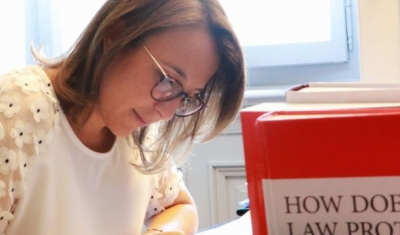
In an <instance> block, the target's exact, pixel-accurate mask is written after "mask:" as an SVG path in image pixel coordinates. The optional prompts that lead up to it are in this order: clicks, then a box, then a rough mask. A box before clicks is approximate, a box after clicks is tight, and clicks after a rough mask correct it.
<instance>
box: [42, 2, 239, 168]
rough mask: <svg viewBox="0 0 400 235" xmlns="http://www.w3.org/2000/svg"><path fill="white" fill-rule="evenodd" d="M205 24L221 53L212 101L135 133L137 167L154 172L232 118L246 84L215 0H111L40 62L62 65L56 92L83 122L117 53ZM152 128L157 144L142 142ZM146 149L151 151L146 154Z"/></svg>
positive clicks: (208, 93)
mask: <svg viewBox="0 0 400 235" xmlns="http://www.w3.org/2000/svg"><path fill="white" fill-rule="evenodd" d="M121 20H122V21H123V22H124V30H122V32H120V34H119V35H118V37H115V39H114V40H113V42H112V45H111V46H110V48H109V49H108V50H107V53H104V51H103V43H104V40H105V38H106V37H107V36H109V34H110V32H111V31H112V29H113V27H115V26H116V25H117V24H118V22H121ZM201 24H203V25H205V26H206V27H207V28H208V31H209V33H210V35H211V36H212V37H213V39H214V42H215V45H216V48H217V53H218V55H219V59H220V64H219V68H218V69H217V71H216V73H215V74H214V75H213V76H212V78H211V79H210V80H209V82H208V83H207V85H206V87H205V92H204V97H205V101H206V103H207V106H208V107H207V108H206V109H204V110H202V111H201V112H198V113H196V114H194V115H193V116H189V117H185V118H180V117H173V118H172V119H171V120H169V121H166V122H160V123H157V124H152V125H150V126H148V127H145V128H140V129H138V130H135V131H134V132H133V133H132V137H133V138H132V139H133V142H134V144H135V145H136V146H137V147H138V148H139V150H140V152H141V158H142V162H143V164H138V165H135V167H137V168H138V169H139V170H140V171H142V172H144V173H154V172H158V171H161V170H162V169H163V168H165V167H167V166H168V165H169V164H170V163H171V162H172V161H171V160H175V161H177V160H182V159H184V156H185V155H186V154H187V152H188V150H189V149H190V147H191V145H192V144H193V143H194V142H196V141H199V142H204V141H208V140H210V139H212V138H213V137H215V136H216V135H218V134H219V133H220V132H221V131H222V130H223V129H224V128H225V127H226V126H227V125H228V124H230V123H231V122H232V121H233V119H234V118H235V116H236V114H237V112H238V111H239V108H240V106H241V103H242V99H243V94H244V89H245V69H244V61H243V55H242V51H241V48H240V46H239V43H238V40H237V38H236V36H235V33H234V32H233V30H232V28H231V25H230V23H229V20H228V18H227V17H226V15H225V13H224V11H223V9H222V7H221V5H220V4H219V2H218V1H217V0H108V1H106V3H105V4H104V5H103V6H102V8H101V9H100V10H99V11H98V12H97V14H96V15H95V16H94V18H93V19H92V21H91V22H90V24H89V25H88V27H87V28H86V29H85V30H84V31H83V33H82V34H81V36H80V37H79V39H78V40H77V41H76V43H75V44H74V45H73V47H72V48H71V50H70V51H69V52H68V53H66V54H65V55H64V56H62V57H60V58H58V59H56V60H47V59H44V58H41V57H40V56H39V55H38V54H37V53H34V55H35V57H36V59H37V60H38V61H39V63H40V64H42V66H44V67H46V68H55V69H57V70H58V73H57V75H56V78H55V79H54V80H53V85H54V89H55V91H56V94H57V97H58V99H59V100H60V103H61V106H62V108H63V110H64V111H66V112H68V113H69V114H70V115H71V117H78V116H79V117H80V119H79V120H78V119H75V120H74V121H75V122H76V123H77V124H80V125H81V124H83V123H84V122H85V121H86V120H87V118H88V117H89V115H90V113H91V112H92V111H93V104H94V103H95V102H96V101H97V99H98V95H99V88H100V84H101V79H102V76H101V75H102V74H103V71H104V70H105V68H106V67H107V65H108V64H110V61H112V60H113V59H114V58H115V56H116V55H117V54H118V53H121V52H122V51H123V50H124V49H126V48H128V47H134V46H137V45H139V43H140V41H141V40H142V39H143V38H145V37H147V36H149V35H150V34H154V33H157V32H159V31H161V30H165V29H168V28H170V27H179V26H183V25H193V26H196V25H201ZM78 114H79V115H78ZM150 129H153V130H154V129H155V130H156V131H155V133H156V134H155V135H156V139H157V148H155V149H154V148H146V147H145V146H144V145H143V143H144V140H145V138H146V136H148V135H149V130H150ZM150 149H151V150H150ZM146 153H149V154H151V156H152V157H151V158H148V157H147V158H146V156H145V155H146Z"/></svg>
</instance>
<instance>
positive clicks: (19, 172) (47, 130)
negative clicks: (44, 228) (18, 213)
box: [0, 67, 58, 234]
mask: <svg viewBox="0 0 400 235" xmlns="http://www.w3.org/2000/svg"><path fill="white" fill-rule="evenodd" d="M46 78H47V76H46V75H45V74H44V72H43V71H42V70H40V69H39V68H29V67H28V68H26V69H24V70H21V71H15V72H12V73H10V74H7V75H3V76H0V234H3V233H4V230H5V229H6V227H7V225H8V223H9V222H10V221H11V220H12V219H13V214H12V213H13V211H14V209H15V206H16V205H17V203H18V199H19V198H21V197H22V196H23V195H24V189H25V183H24V182H25V180H26V178H27V177H28V175H29V172H30V171H31V170H32V167H33V166H34V164H35V162H37V160H38V158H39V156H40V155H41V154H42V153H43V151H45V149H46V147H47V146H48V145H49V143H50V141H51V139H52V134H53V131H54V130H55V129H56V128H54V127H55V126H56V125H57V121H56V120H57V117H58V116H57V107H58V104H57V100H56V98H55V96H54V92H53V90H52V87H51V83H50V81H49V80H48V79H46Z"/></svg>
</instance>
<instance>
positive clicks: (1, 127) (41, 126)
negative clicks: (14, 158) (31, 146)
mask: <svg viewBox="0 0 400 235" xmlns="http://www.w3.org/2000/svg"><path fill="white" fill-rule="evenodd" d="M59 110H60V109H59V106H58V101H57V99H56V96H55V93H54V90H53V88H52V85H51V82H50V80H49V78H48V77H47V75H46V73H45V72H44V70H43V69H41V68H40V67H35V66H29V67H25V68H23V69H21V70H14V71H11V72H9V73H7V74H4V75H1V76H0V142H2V143H3V146H6V145H9V144H5V143H7V142H10V141H11V142H15V144H16V146H17V147H21V146H22V145H23V143H24V142H23V140H27V138H28V137H27V135H23V136H21V138H20V137H18V136H15V135H16V133H17V132H18V131H22V130H25V132H26V133H29V134H30V138H31V139H32V138H37V137H38V136H40V135H41V133H42V132H43V131H46V132H48V131H52V130H53V129H54V127H57V126H58V123H55V122H57V120H58V118H57V116H59V115H58V111H59ZM21 133H22V134H26V133H24V132H20V134H21ZM9 146H13V145H12V144H11V145H9Z"/></svg>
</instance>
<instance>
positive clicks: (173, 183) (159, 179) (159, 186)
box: [146, 166, 185, 220]
mask: <svg viewBox="0 0 400 235" xmlns="http://www.w3.org/2000/svg"><path fill="white" fill-rule="evenodd" d="M154 181H155V182H154V185H155V186H154V189H153V192H152V194H151V198H150V203H149V207H148V209H147V213H146V220H148V219H149V218H151V217H152V216H154V215H157V214H159V213H160V212H162V211H163V210H165V208H167V207H168V206H170V205H171V204H172V203H173V202H174V201H175V199H176V198H177V197H178V194H179V192H180V191H181V189H182V188H183V187H185V186H184V183H183V180H182V173H181V172H180V171H179V170H178V169H177V167H176V166H173V167H171V168H170V169H168V170H166V171H163V172H161V173H159V174H157V175H154Z"/></svg>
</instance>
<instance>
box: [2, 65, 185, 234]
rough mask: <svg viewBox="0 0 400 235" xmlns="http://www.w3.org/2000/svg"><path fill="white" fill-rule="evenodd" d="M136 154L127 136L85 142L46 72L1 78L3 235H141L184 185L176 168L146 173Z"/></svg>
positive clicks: (34, 69)
mask: <svg viewBox="0 0 400 235" xmlns="http://www.w3.org/2000/svg"><path fill="white" fill-rule="evenodd" d="M137 156H138V153H137V150H136V151H135V149H132V148H131V147H129V146H128V144H127V142H126V140H125V139H124V138H117V139H116V141H115V143H114V145H113V147H112V148H111V150H110V151H108V152H106V153H97V152H94V151H92V150H90V149H88V148H87V147H86V146H85V145H83V144H82V143H81V142H80V140H79V139H78V138H77V137H76V136H75V134H74V132H73V130H72V129H71V127H70V126H69V124H68V121H67V119H66V117H65V115H64V114H63V112H62V111H61V109H60V108H59V105H58V101H57V99H56V97H55V95H54V91H53V89H52V86H51V83H50V80H49V79H48V77H47V75H46V74H45V73H44V71H43V70H42V69H41V68H39V67H34V66H30V67H27V68H25V69H23V70H19V71H14V72H12V73H10V74H7V75H3V76H1V77H0V234H1V233H2V232H3V234H10V235H12V234H32V235H36V234H37V235H50V234H51V235H54V234H59V235H63V234H65V235H67V234H68V235H70V234H74V235H75V234H76V235H79V234H82V235H91V234H93V235H95V234H96V235H101V234H104V235H108V234H110V235H111V234H140V233H141V231H142V226H143V223H144V222H145V221H146V220H147V219H149V218H150V217H151V216H153V215H155V214H158V213H160V212H161V211H163V210H164V208H166V207H168V206H169V205H171V204H172V203H173V201H174V200H175V198H176V197H177V195H178V194H179V191H180V190H181V189H182V187H184V185H183V183H182V180H181V176H180V174H179V172H178V171H177V169H176V167H173V168H171V169H168V170H166V171H164V172H162V173H160V174H153V175H144V174H142V173H140V172H139V171H137V170H136V169H135V168H134V167H133V166H132V165H131V162H133V161H135V162H136V163H137V160H138V159H139V158H137Z"/></svg>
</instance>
